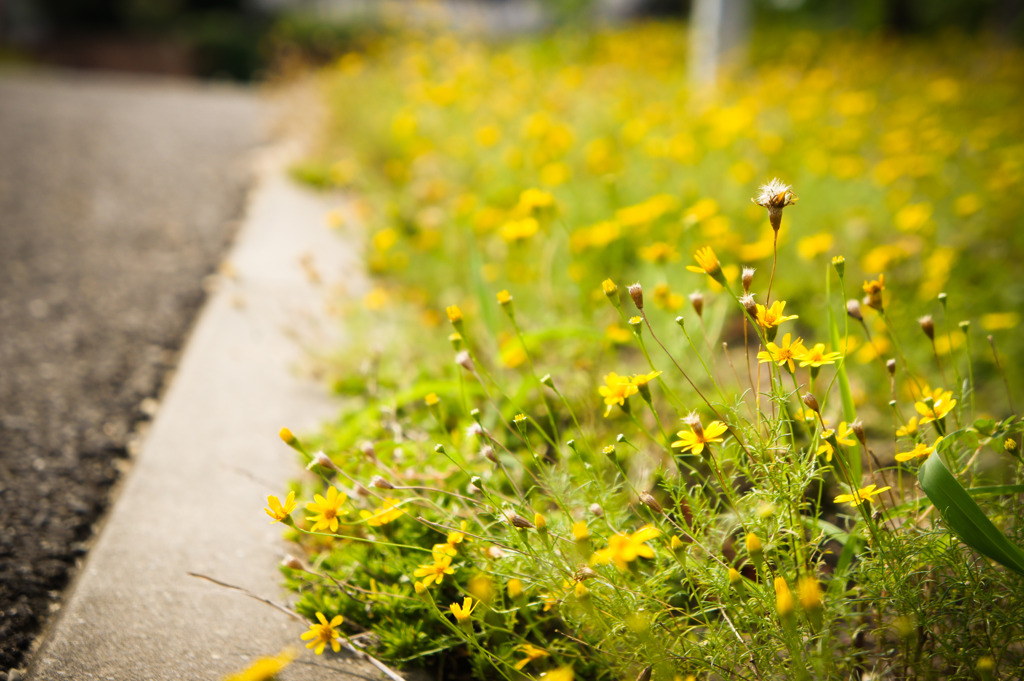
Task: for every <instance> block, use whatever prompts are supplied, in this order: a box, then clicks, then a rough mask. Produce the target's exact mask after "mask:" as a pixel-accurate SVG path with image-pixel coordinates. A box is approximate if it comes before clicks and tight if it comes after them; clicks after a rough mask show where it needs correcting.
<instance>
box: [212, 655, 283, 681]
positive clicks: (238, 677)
mask: <svg viewBox="0 0 1024 681" xmlns="http://www.w3.org/2000/svg"><path fill="white" fill-rule="evenodd" d="M294 659H295V650H293V649H292V648H285V649H284V650H282V651H281V652H279V653H278V654H277V655H274V656H273V657H261V658H259V659H257V660H256V661H254V662H253V663H252V664H251V665H249V666H248V667H246V668H245V669H243V670H242V671H240V672H238V673H237V674H232V675H231V676H226V677H224V679H223V680H222V681H269V680H270V679H272V678H274V677H275V676H277V675H278V674H279V673H281V670H283V669H284V668H285V667H287V666H288V665H289V664H291V661H292V660H294Z"/></svg>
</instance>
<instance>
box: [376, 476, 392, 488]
mask: <svg viewBox="0 0 1024 681" xmlns="http://www.w3.org/2000/svg"><path fill="white" fill-rule="evenodd" d="M370 486H371V487H379V488H380V489H394V488H395V486H394V485H392V484H391V483H390V482H388V481H387V480H385V479H384V478H382V477H381V476H379V475H375V476H373V477H372V478H370Z"/></svg>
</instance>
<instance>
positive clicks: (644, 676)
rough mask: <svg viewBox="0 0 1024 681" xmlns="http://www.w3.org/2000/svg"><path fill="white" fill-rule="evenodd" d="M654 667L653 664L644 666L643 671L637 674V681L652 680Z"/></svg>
mask: <svg viewBox="0 0 1024 681" xmlns="http://www.w3.org/2000/svg"><path fill="white" fill-rule="evenodd" d="M652 669H654V667H653V666H652V665H647V666H646V667H644V669H643V671H641V672H640V674H638V675H637V677H636V681H651V670H652Z"/></svg>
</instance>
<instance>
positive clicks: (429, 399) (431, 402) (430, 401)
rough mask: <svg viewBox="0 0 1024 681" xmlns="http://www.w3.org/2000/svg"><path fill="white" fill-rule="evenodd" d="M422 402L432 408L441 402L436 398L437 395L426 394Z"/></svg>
mask: <svg viewBox="0 0 1024 681" xmlns="http://www.w3.org/2000/svg"><path fill="white" fill-rule="evenodd" d="M423 401H424V402H426V404H427V406H428V407H434V406H437V404H438V403H440V402H441V398H440V397H438V396H437V393H427V394H426V395H425V396H424V398H423Z"/></svg>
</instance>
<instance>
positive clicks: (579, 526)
mask: <svg viewBox="0 0 1024 681" xmlns="http://www.w3.org/2000/svg"><path fill="white" fill-rule="evenodd" d="M572 538H573V539H575V540H576V541H583V540H584V539H588V538H590V528H588V527H587V521H586V520H577V521H576V522H574V523H573V524H572Z"/></svg>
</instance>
